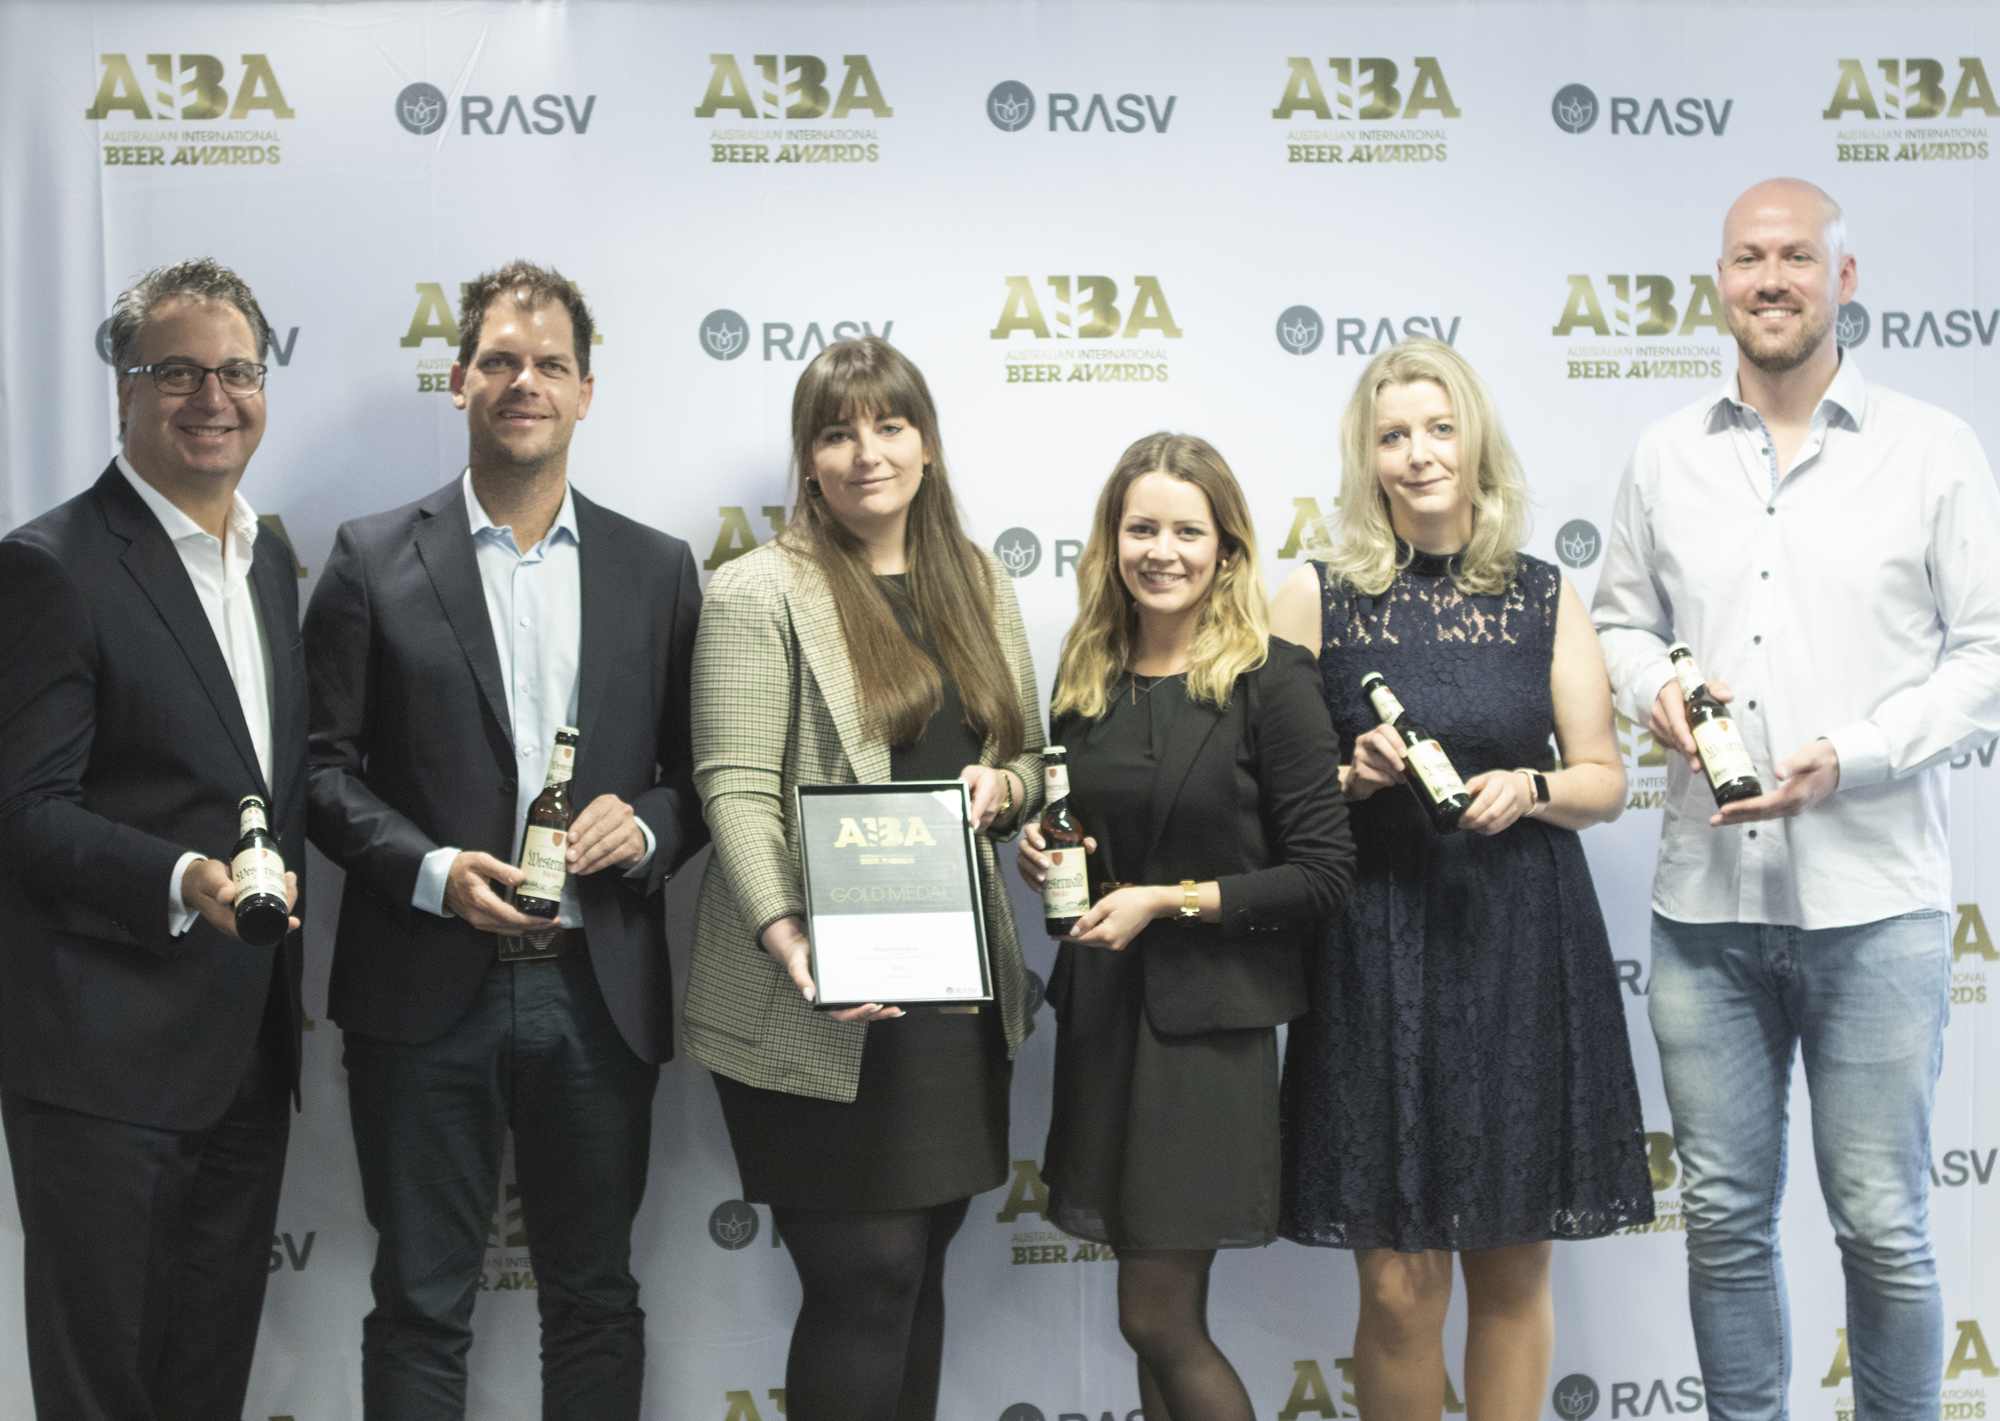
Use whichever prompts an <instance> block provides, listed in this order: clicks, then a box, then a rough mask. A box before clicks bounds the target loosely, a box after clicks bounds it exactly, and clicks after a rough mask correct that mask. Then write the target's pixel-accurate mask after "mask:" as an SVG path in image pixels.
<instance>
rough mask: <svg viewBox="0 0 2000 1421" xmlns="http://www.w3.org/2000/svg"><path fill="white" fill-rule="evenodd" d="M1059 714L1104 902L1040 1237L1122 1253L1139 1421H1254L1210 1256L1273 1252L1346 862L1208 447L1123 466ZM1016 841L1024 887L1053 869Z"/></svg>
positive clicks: (1224, 469)
mask: <svg viewBox="0 0 2000 1421" xmlns="http://www.w3.org/2000/svg"><path fill="white" fill-rule="evenodd" d="M1077 583H1078V595H1079V597H1080V599H1081V602H1082V606H1081V608H1080V612H1079V616H1078V618H1077V622H1076V625H1075V626H1073V627H1072V628H1071V629H1070V632H1069V636H1068V637H1067V639H1066V640H1065V642H1064V644H1063V657H1062V667H1061V671H1060V673H1059V674H1058V677H1057V690H1056V695H1055V701H1054V704H1053V706H1052V707H1051V710H1050V716H1051V720H1052V722H1053V725H1054V730H1055V734H1056V736H1057V739H1058V740H1059V741H1060V743H1062V744H1063V745H1064V746H1065V747H1066V748H1067V750H1068V752H1069V779H1070V803H1071V806H1072V808H1073V810H1074V811H1075V812H1076V814H1077V817H1078V818H1079V819H1080V820H1081V821H1082V824H1083V827H1084V828H1085V829H1086V830H1087V831H1088V835H1089V845H1090V847H1091V849H1092V853H1093V856H1094V860H1095V863H1094V866H1093V870H1092V879H1093V881H1094V882H1095V883H1096V884H1097V885H1098V886H1099V888H1100V890H1102V889H1103V888H1105V887H1107V886H1109V883H1108V881H1115V882H1116V883H1117V884H1118V885H1120V886H1117V887H1114V888H1111V890H1110V891H1108V892H1103V894H1102V896H1101V897H1099V898H1098V899H1097V901H1096V903H1095V904H1094V905H1093V906H1092V907H1091V909H1090V910H1089V911H1088V912H1087V913H1085V914H1084V915H1083V917H1082V918H1080V919H1079V920H1078V922H1077V924H1076V927H1075V929H1074V931H1073V933H1072V935H1071V937H1070V938H1069V939H1068V940H1066V941H1065V942H1064V944H1063V946H1062V949H1061V951H1060V954H1059V956H1058V958H1057V962H1056V968H1055V972H1054V974H1053V976H1052V977H1051V979H1050V982H1049V1000H1050V1002H1051V1003H1052V1004H1053V1005H1054V1006H1055V1009H1056V1066H1055V1101H1054V1109H1053V1117H1052V1120H1051V1123H1050V1125H1049V1142H1048V1153H1047V1163H1046V1164H1045V1165H1044V1166H1043V1175H1044V1177H1045V1178H1046V1180H1047V1181H1048V1186H1049V1218H1050V1219H1051V1221H1052V1222H1054V1223H1055V1224H1056V1225H1057V1226H1058V1227H1060V1228H1062V1229H1064V1230H1066V1231H1067V1232H1069V1233H1071V1234H1075V1235H1076V1236H1078V1237H1080V1238H1086V1239H1091V1240H1094V1241H1097V1242H1100V1243H1109V1244H1111V1245H1112V1246H1113V1247H1115V1248H1116V1249H1117V1252H1118V1322H1119V1327H1120V1329H1121V1330H1122V1331H1123V1332H1124V1334H1125V1338H1126V1340H1127V1341H1128V1342H1130V1343H1131V1344H1132V1347H1133V1349H1134V1350H1135V1351H1136V1352H1137V1353H1138V1355H1139V1393H1140V1400H1141V1402H1142V1404H1143V1405H1144V1408H1145V1412H1146V1415H1147V1417H1148V1418H1149V1421H1250V1416H1251V1411H1250V1399H1249V1397H1248V1395H1247V1394H1246V1393H1245V1392H1244V1389H1243V1383H1242V1382H1241V1381H1240V1380H1239V1379H1238V1378H1237V1375H1236V1372H1235V1370H1234V1369H1233V1368H1232V1367H1231V1366H1230V1365H1229V1361H1228V1359H1227V1358H1225V1357H1224V1356H1223V1355H1222V1353H1221V1351H1220V1350H1219V1349H1217V1347H1216V1345H1215V1343H1214V1342H1213V1341H1211V1340H1210V1338H1209V1335H1208V1325H1207V1296H1208V1274H1209V1268H1210V1265H1211V1264H1212V1263H1213V1262H1214V1260H1215V1250H1216V1249H1218V1248H1249V1247H1257V1246H1260V1245H1262V1244H1266V1243H1269V1242H1270V1241H1271V1240H1272V1239H1273V1238H1274V1237H1276V1229H1277V1221H1278V1100H1277V1088H1278V1060H1277V1044H1276V1040H1277V1033H1276V1031H1275V1027H1276V1026H1277V1024H1278V1023H1280V1022H1284V1021H1289V1020H1291V1019H1292V1018H1293V1017H1295V1016H1297V1015H1298V1014H1299V1012H1300V1011H1301V1010H1303V1009H1304V1006H1305V984H1304V977H1303V959H1302V948H1303V945H1304V944H1305V943H1307V942H1309V941H1310V940H1312V938H1313V936H1314V932H1315V929H1316V928H1317V925H1318V924H1319V923H1321V922H1322V921H1324V920H1325V919H1326V918H1327V917H1329V916H1331V915H1333V914H1334V913H1337V912H1338V911H1339V909H1340V905H1341V902H1342V900H1343V898H1344V897H1345V895H1346V887H1347V877H1348V872H1349V865H1350V863H1351V861H1352V857H1353V848H1352V846H1351V845H1350V843H1349V842H1348V837H1347V811H1346V806H1345V804H1344V803H1343V802H1342V800H1341V796H1340V786H1339V781H1338V778H1337V772H1338V766H1337V754H1336V745H1335V742H1334V738H1333V728H1332V726H1331V725H1330V724H1329V722H1328V720H1327V715H1326V708H1325V706H1324V704H1323V703H1322V702H1321V699H1320V695H1319V690H1318V680H1317V677H1316V675H1315V673H1314V669H1313V665H1312V661H1311V658H1310V657H1308V656H1307V655H1306V654H1305V653H1304V652H1303V651H1302V650H1300V648H1298V647H1296V646H1292V645H1289V644H1287V643H1285V642H1277V641H1271V640H1269V638H1268V637H1267V635H1266V611H1265V607H1264V600H1263V599H1264V590H1263V589H1264V581H1263V574H1262V572H1261V570H1260V568H1259V566H1258V562H1257V546H1256V535H1255V533H1254V531H1253V530H1252V528H1251V526H1250V515H1249V510H1248V508H1247V507H1246V506H1245V503H1244V499H1243V493H1242V490H1241V489H1240V488H1238V486H1237V483H1236V480H1235V478H1234V476H1233V475H1231V473H1230V472H1229V466H1228V465H1227V464H1225V463H1223V461H1222V458H1221V456H1220V455H1218V454H1217V453H1216V452H1215V450H1214V449H1212V448H1210V447H1209V446H1208V445H1207V444H1205V443H1204V442H1202V441H1201V440H1199V439H1194V438H1191V437H1189V436H1187V435H1171V434H1156V435H1152V436H1150V437H1148V438H1145V439H1142V440H1140V441H1139V442H1138V443H1136V444H1134V445H1133V446H1132V447H1131V448H1130V449H1128V450H1126V452H1125V455H1124V457H1123V458H1122V459H1121V460H1120V461H1119V464H1118V468H1117V470H1116V472H1114V473H1113V474H1112V476H1111V480H1110V482H1109V483H1108V484H1106V485H1105V488H1104V492H1103V494H1102V496H1101V497H1100V498H1099V499H1098V504H1097V516H1096V518H1095V519H1094V520H1093V522H1092V524H1091V535H1090V542H1089V545H1088V546H1087V547H1086V548H1085V550H1084V554H1083V559H1082V561H1081V563H1080V564H1079V565H1078V568H1077ZM1043 848H1044V844H1043V841H1042V838H1041V834H1040V831H1039V829H1038V828H1037V827H1036V826H1035V825H1033V824H1030V825H1029V826H1028V827H1027V829H1026V830H1025V831H1024V833H1023V839H1022V847H1021V851H1020V854H1019V862H1020V869H1021V874H1022V876H1023V877H1024V878H1025V879H1027V881H1028V882H1029V883H1030V884H1031V885H1033V886H1034V887H1036V888H1037V889H1039V888H1040V887H1041V885H1042V882H1043V880H1044V879H1045V878H1046V876H1047V870H1048V866H1049V859H1048V856H1047V855H1046V854H1045V853H1044V852H1042V850H1043Z"/></svg>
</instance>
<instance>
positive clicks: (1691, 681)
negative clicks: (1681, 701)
mask: <svg viewBox="0 0 2000 1421" xmlns="http://www.w3.org/2000/svg"><path fill="white" fill-rule="evenodd" d="M1674 675H1675V676H1676V677H1677V678H1679V680H1680V683H1681V694H1682V695H1683V696H1686V697H1687V698H1688V699H1689V700H1693V699H1694V693H1695V692H1696V691H1699V690H1700V689H1701V685H1702V681H1701V668H1700V667H1699V666H1697V665H1695V664H1694V658H1693V657H1692V656H1677V657H1675V658H1674Z"/></svg>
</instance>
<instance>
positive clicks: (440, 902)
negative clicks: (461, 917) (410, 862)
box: [410, 848, 459, 918]
mask: <svg viewBox="0 0 2000 1421" xmlns="http://www.w3.org/2000/svg"><path fill="white" fill-rule="evenodd" d="M458 853H459V851H458V850H457V849H452V848H444V849H432V850H431V851H430V852H429V853H427V854H425V855H424V862H423V866H422V867H420V868H419V869H418V870H417V891H416V892H414V893H412V894H411V895H410V906H411V907H412V908H418V909H421V910H422V911H424V912H426V913H431V914H434V915H436V916H437V917H440V918H455V917H457V916H458V915H457V914H456V913H454V912H452V911H451V909H449V908H447V907H445V905H444V883H445V880H446V879H447V878H449V877H450V876H451V863H452V860H453V859H455V858H457V857H458Z"/></svg>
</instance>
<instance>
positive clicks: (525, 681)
mask: <svg viewBox="0 0 2000 1421" xmlns="http://www.w3.org/2000/svg"><path fill="white" fill-rule="evenodd" d="M461 482H462V483H463V485H464V489H465V516H466V519H467V521H468V522H470V523H471V525H472V550H473V555H474V556H475V557H476V558H477V559H478V561H479V581H480V583H481V585H482V586H483V587H484V588H485V590H486V617H487V620H488V621H489V622H490V623H491V624H492V627H493V645H494V649H495V650H497V651H498V652H499V653H500V683H501V684H502V685H503V686H505V687H506V688H507V708H508V714H509V716H510V717H511V718H512V719H513V722H514V757H515V774H514V851H513V858H514V861H515V862H516V863H518V862H520V858H521V840H522V838H523V837H524V836H525V835H526V833H527V823H528V806H529V805H531V804H533V803H534V802H535V799H536V797H537V796H539V795H540V794H541V792H542V789H543V787H544V785H545V782H546V779H547V771H548V765H549V757H550V754H551V752H553V751H554V749H555V743H556V731H558V730H560V729H561V728H562V727H563V726H565V725H575V724H576V708H577V667H578V664H579V662H580V660H581V658H582V646H583V581H582V577H583V573H582V562H581V561H580V558H579V554H578V549H579V548H580V547H581V542H580V540H579V539H578V536H577V531H576V499H575V497H574V496H573V495H572V494H571V493H570V491H569V490H568V489H567V488H565V489H564V490H563V501H562V507H561V508H560V509H558V510H557V511H556V521H555V522H554V523H553V524H551V525H550V527H549V531H548V532H547V533H545V534H543V535H542V540H541V541H540V542H539V543H537V544H535V545H534V546H533V547H532V548H530V549H528V550H527V551H526V552H525V553H524V552H522V551H521V549H520V547H519V545H518V544H516V543H515V541H514V530H513V528H512V527H511V526H509V527H495V526H494V523H493V520H492V519H491V518H489V517H487V516H486V508H485V506H484V505H483V504H481V503H480V501H479V496H478V495H477V494H475V493H474V492H473V491H472V471H471V470H470V469H467V470H466V471H465V474H464V477H463V479H462V480H461ZM576 808H577V810H578V811H581V810H582V809H583V806H582V805H580V804H579V805H577V806H576ZM636 822H637V823H638V825H639V832H640V833H641V834H642V835H644V837H645V840H646V852H645V855H644V856H643V857H642V858H641V859H640V860H639V862H638V863H637V864H635V865H634V866H633V867H632V868H631V869H630V870H629V871H628V872H627V874H626V876H627V877H628V878H636V877H638V876H639V875H641V874H643V873H644V872H645V871H646V865H647V863H648V862H650V861H651V859H652V857H653V831H652V830H651V829H649V828H648V827H647V826H646V821H645V820H643V819H639V820H637V821H636ZM459 853H460V850H458V849H456V848H439V849H432V850H431V851H430V852H429V853H428V854H425V855H424V861H423V865H422V867H420V868H419V869H418V871H417V887H416V891H415V892H414V893H413V894H412V895H411V897H410V901H411V903H412V904H413V905H414V906H415V907H418V908H421V909H422V910H423V911H425V912H426V913H436V914H438V915H439V916H440V917H449V916H450V913H449V911H448V910H447V909H446V908H445V905H444V889H445V880H446V879H447V878H448V877H449V876H450V874H451V864H452V860H453V859H455V858H457V857H458V855H459ZM556 921H557V922H558V923H560V924H561V925H562V926H563V927H566V928H578V927H582V926H583V908H582V906H581V904H579V903H578V901H577V896H576V880H575V879H574V878H571V879H568V880H566V881H565V882H564V884H563V896H562V909H561V911H560V912H559V913H558V915H557V919H556Z"/></svg>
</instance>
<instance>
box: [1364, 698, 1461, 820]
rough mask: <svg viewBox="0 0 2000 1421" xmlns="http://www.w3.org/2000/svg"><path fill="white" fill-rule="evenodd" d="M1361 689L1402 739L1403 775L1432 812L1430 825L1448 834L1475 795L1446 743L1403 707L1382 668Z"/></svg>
mask: <svg viewBox="0 0 2000 1421" xmlns="http://www.w3.org/2000/svg"><path fill="white" fill-rule="evenodd" d="M1361 691H1362V694H1364V695H1365V696H1367V697H1368V700H1369V703H1370V704H1371V705H1373V706H1374V707H1375V714H1376V715H1378V716H1380V717H1381V719H1382V724H1384V725H1386V726H1388V727H1389V728H1390V729H1391V730H1393V731H1395V732H1396V736H1397V738H1398V739H1399V740H1401V741H1402V742H1403V768H1404V769H1405V770H1407V771H1408V773H1407V774H1406V775H1405V776H1404V778H1405V780H1406V781H1407V782H1408V784H1409V786H1410V793H1411V794H1414V795H1415V796H1416V797H1417V803H1419V804H1421V805H1422V806H1423V807H1424V813H1425V814H1428V815H1429V816H1430V821H1431V827H1432V828H1433V829H1435V830H1437V831H1438V832H1439V833H1440V834H1449V833H1450V832H1451V831H1452V830H1454V829H1456V828H1457V827H1458V817H1459V815H1461V814H1463V813H1465V811H1466V810H1467V809H1468V808H1469V807H1470V806H1471V804H1472V796H1471V795H1470V794H1468V793H1467V792H1466V789H1465V781H1464V780H1461V779H1460V778H1459V777H1458V771H1457V770H1455V769H1453V768H1452V767H1451V760H1450V757H1448V756H1447V755H1446V754H1445V753H1444V746H1442V745H1440V744H1438V741H1437V737H1436V736H1435V735H1432V734H1431V733H1430V730H1429V728H1428V727H1426V726H1425V725H1424V723H1423V722H1422V721H1420V720H1418V719H1417V718H1416V717H1415V716H1413V715H1411V714H1410V713H1409V712H1408V711H1406V710H1404V709H1403V703H1402V702H1401V701H1399V700H1397V699H1396V693H1395V692H1394V691H1391V690H1390V689H1389V684H1388V682H1386V681H1384V680H1383V679H1382V673H1381V672H1379V671H1370V672H1369V673H1368V674H1367V675H1366V676H1363V677H1362V678H1361Z"/></svg>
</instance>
